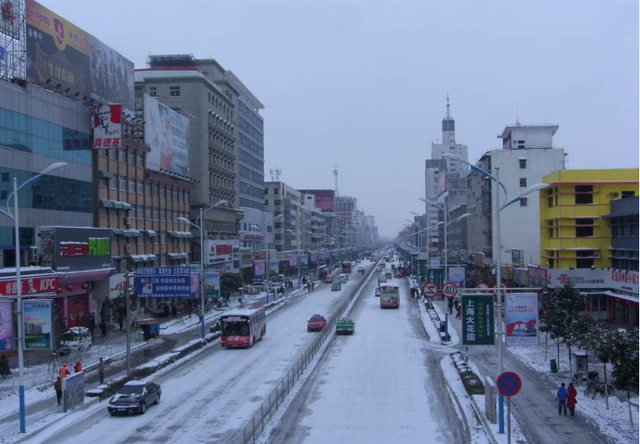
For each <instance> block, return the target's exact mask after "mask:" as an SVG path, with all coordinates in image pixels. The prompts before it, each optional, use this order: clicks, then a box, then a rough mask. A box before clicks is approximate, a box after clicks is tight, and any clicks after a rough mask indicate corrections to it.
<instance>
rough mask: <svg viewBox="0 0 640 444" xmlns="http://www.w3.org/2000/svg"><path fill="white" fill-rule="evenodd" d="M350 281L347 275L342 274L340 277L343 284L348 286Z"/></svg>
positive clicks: (339, 280)
mask: <svg viewBox="0 0 640 444" xmlns="http://www.w3.org/2000/svg"><path fill="white" fill-rule="evenodd" d="M348 280H349V276H347V275H346V274H341V275H340V276H338V282H340V283H341V284H346V283H347V281H348Z"/></svg>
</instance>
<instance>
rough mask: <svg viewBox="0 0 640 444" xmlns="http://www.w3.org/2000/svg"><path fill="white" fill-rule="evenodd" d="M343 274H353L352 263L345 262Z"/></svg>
mask: <svg viewBox="0 0 640 444" xmlns="http://www.w3.org/2000/svg"><path fill="white" fill-rule="evenodd" d="M342 272H343V273H351V261H345V262H343V263H342Z"/></svg>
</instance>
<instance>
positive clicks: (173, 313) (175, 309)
mask: <svg viewBox="0 0 640 444" xmlns="http://www.w3.org/2000/svg"><path fill="white" fill-rule="evenodd" d="M176 316H178V307H177V306H176V304H171V317H173V318H174V319H175V317H176Z"/></svg>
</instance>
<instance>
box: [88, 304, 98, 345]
mask: <svg viewBox="0 0 640 444" xmlns="http://www.w3.org/2000/svg"><path fill="white" fill-rule="evenodd" d="M95 329H96V312H95V311H94V312H92V313H91V314H90V315H89V333H91V342H93V332H94V331H95Z"/></svg>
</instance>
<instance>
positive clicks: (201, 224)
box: [178, 199, 229, 338]
mask: <svg viewBox="0 0 640 444" xmlns="http://www.w3.org/2000/svg"><path fill="white" fill-rule="evenodd" d="M228 203H229V201H228V200H226V199H224V200H221V201H219V202H217V203H216V204H215V205H212V206H210V207H209V208H207V209H206V210H204V211H203V210H202V208H200V216H198V218H197V219H196V221H195V223H194V222H191V221H190V220H189V219H187V218H186V217H179V218H178V220H179V221H181V222H185V223H187V224H189V225H191V226H192V227H193V228H195V229H196V230H198V231H199V232H200V314H201V316H202V319H201V321H202V328H201V329H200V335H201V337H202V338H204V219H203V216H204V215H205V214H207V213H208V212H209V211H211V210H213V209H214V208H218V207H220V206H222V205H226V204H228ZM208 237H209V236H207V238H208ZM220 293H222V284H221V285H220Z"/></svg>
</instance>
